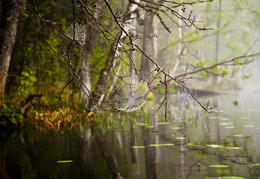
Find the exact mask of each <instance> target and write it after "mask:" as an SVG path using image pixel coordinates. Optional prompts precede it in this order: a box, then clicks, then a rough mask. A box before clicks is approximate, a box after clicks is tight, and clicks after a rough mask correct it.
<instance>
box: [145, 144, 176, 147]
mask: <svg viewBox="0 0 260 179" xmlns="http://www.w3.org/2000/svg"><path fill="white" fill-rule="evenodd" d="M173 145H174V144H150V145H149V146H150V147H162V146H173Z"/></svg>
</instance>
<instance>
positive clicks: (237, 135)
mask: <svg viewBox="0 0 260 179" xmlns="http://www.w3.org/2000/svg"><path fill="white" fill-rule="evenodd" d="M234 137H244V136H243V135H240V134H236V135H234Z"/></svg>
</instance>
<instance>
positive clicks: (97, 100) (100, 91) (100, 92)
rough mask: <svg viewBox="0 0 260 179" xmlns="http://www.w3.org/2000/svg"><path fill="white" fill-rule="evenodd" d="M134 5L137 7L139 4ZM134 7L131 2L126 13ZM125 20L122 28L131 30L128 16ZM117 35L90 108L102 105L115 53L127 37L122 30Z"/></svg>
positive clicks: (92, 96) (92, 94)
mask: <svg viewBox="0 0 260 179" xmlns="http://www.w3.org/2000/svg"><path fill="white" fill-rule="evenodd" d="M134 7H135V8H136V7H137V6H134ZM134 7H133V4H131V3H129V4H128V6H127V8H126V12H125V14H128V13H129V12H131V11H132V10H133V9H134ZM123 22H124V23H123ZM123 22H122V24H124V25H122V28H124V29H125V31H128V30H129V29H128V27H127V26H125V25H126V23H127V22H128V21H127V18H125V19H123ZM116 37H117V39H115V41H114V42H113V44H112V47H111V50H110V52H109V54H108V56H107V59H106V64H105V67H104V68H103V69H102V70H101V73H100V76H99V79H98V83H97V86H96V89H95V90H94V91H92V92H91V100H90V103H89V105H88V107H89V110H93V109H95V108H96V107H98V106H100V105H101V104H102V102H103V99H104V96H105V90H106V87H107V83H108V80H109V78H110V76H111V71H112V69H113V68H114V66H115V61H114V57H115V54H116V53H117V52H118V45H119V40H120V39H122V38H124V37H126V34H123V32H122V31H121V32H119V33H118V34H117V35H116Z"/></svg>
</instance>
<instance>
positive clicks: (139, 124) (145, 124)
mask: <svg viewBox="0 0 260 179" xmlns="http://www.w3.org/2000/svg"><path fill="white" fill-rule="evenodd" d="M136 125H138V126H149V124H147V123H143V122H137V123H136Z"/></svg>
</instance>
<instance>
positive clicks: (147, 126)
mask: <svg viewBox="0 0 260 179" xmlns="http://www.w3.org/2000/svg"><path fill="white" fill-rule="evenodd" d="M145 127H146V128H154V126H149V125H146V126H145Z"/></svg>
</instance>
